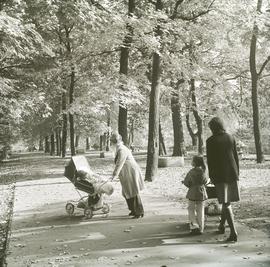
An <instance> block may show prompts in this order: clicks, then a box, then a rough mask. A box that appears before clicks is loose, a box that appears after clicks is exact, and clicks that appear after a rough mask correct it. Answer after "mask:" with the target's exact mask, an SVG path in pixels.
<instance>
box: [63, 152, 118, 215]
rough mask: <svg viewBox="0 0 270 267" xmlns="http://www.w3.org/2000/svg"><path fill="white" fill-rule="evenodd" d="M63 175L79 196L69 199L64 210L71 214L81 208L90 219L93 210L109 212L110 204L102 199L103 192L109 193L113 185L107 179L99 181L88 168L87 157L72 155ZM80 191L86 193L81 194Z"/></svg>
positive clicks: (111, 191)
mask: <svg viewBox="0 0 270 267" xmlns="http://www.w3.org/2000/svg"><path fill="white" fill-rule="evenodd" d="M64 175H65V177H67V178H68V179H69V180H70V181H71V182H72V183H73V184H74V186H75V189H76V191H77V192H78V194H79V196H80V198H79V200H76V201H75V200H71V201H68V202H67V204H66V212H67V213H68V214H69V215H70V216H71V215H73V213H74V211H75V208H79V209H83V210H84V215H85V217H86V218H87V219H91V218H92V217H93V215H94V212H95V211H99V210H100V211H102V213H104V214H108V213H109V212H110V206H109V205H108V204H107V203H106V202H104V201H103V195H104V193H105V194H107V195H111V194H112V193H113V187H112V186H111V184H109V183H108V181H100V178H99V177H98V176H97V175H96V174H94V173H93V171H92V170H91V169H90V166H89V164H88V161H87V159H86V158H85V157H84V156H74V157H72V158H71V160H70V161H69V163H68V164H67V165H66V166H65V173H64ZM79 190H80V191H83V192H85V193H87V194H88V195H86V196H82V195H81V194H80V192H79Z"/></svg>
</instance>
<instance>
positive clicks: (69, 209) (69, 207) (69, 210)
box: [66, 203, 75, 216]
mask: <svg viewBox="0 0 270 267" xmlns="http://www.w3.org/2000/svg"><path fill="white" fill-rule="evenodd" d="M74 209H75V207H74V205H73V204H72V203H67V205H66V212H67V214H68V215H70V216H71V215H72V214H73V213H74Z"/></svg>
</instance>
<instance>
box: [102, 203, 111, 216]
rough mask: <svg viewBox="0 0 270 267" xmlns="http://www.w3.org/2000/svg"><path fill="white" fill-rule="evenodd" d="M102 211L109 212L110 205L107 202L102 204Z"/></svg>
mask: <svg viewBox="0 0 270 267" xmlns="http://www.w3.org/2000/svg"><path fill="white" fill-rule="evenodd" d="M102 212H103V213H105V214H107V213H109V212H110V206H109V205H108V204H107V203H104V205H103V207H102Z"/></svg>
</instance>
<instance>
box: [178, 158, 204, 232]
mask: <svg viewBox="0 0 270 267" xmlns="http://www.w3.org/2000/svg"><path fill="white" fill-rule="evenodd" d="M192 166H193V168H192V169H191V170H190V171H189V172H188V173H187V175H186V177H185V179H184V181H183V182H182V183H183V184H184V185H185V186H186V187H188V192H187V196H186V198H187V199H188V218H189V225H190V233H191V234H194V235H196V234H202V233H203V230H204V201H205V200H206V199H207V193H206V189H205V185H206V184H207V183H208V179H207V178H206V176H205V169H206V167H205V164H204V160H203V157H202V156H194V157H193V159H192Z"/></svg>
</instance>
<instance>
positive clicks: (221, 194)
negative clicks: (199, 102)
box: [206, 117, 240, 242]
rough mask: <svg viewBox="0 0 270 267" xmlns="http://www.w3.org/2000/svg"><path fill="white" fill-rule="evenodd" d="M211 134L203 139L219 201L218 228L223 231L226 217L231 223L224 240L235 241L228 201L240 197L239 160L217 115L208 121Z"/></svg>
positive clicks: (232, 140)
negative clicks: (219, 216)
mask: <svg viewBox="0 0 270 267" xmlns="http://www.w3.org/2000/svg"><path fill="white" fill-rule="evenodd" d="M208 125H209V128H210V130H211V131H212V136H211V137H209V138H208V139H207V141H206V154H207V165H208V170H209V177H210V179H211V182H212V183H213V184H214V185H215V187H216V191H217V198H218V201H219V203H221V204H222V212H221V220H220V224H219V227H218V232H219V233H220V234H223V233H224V232H225V222H226V220H227V222H228V225H229V227H230V236H229V237H228V238H227V239H226V241H227V242H236V241H237V232H236V229H235V224H234V218H233V217H234V216H233V211H232V207H231V202H236V201H239V200H240V193H239V187H238V180H239V161H238V155H237V151H236V142H235V139H234V138H233V136H231V135H230V134H228V133H226V131H225V129H224V125H223V122H222V120H221V119H220V118H218V117H214V118H212V119H211V121H210V122H209V124H208Z"/></svg>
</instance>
